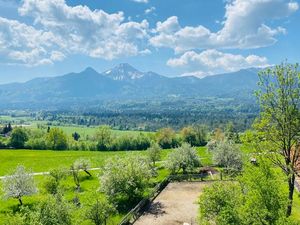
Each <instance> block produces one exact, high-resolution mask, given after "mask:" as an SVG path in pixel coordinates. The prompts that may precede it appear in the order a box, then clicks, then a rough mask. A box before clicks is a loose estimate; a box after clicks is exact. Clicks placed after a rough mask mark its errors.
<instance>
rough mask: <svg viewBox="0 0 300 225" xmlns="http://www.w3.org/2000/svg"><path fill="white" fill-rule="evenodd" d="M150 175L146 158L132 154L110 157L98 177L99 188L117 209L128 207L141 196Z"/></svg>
mask: <svg viewBox="0 0 300 225" xmlns="http://www.w3.org/2000/svg"><path fill="white" fill-rule="evenodd" d="M150 177H151V169H150V167H149V163H148V160H147V159H144V158H142V157H134V156H131V157H128V158H115V159H111V160H108V161H107V163H106V164H105V166H104V167H103V170H102V174H101V175H100V177H99V179H100V185H101V188H100V190H101V191H102V192H104V193H105V194H106V195H107V196H108V200H109V201H110V202H112V203H114V204H115V205H116V206H117V208H118V209H121V210H124V209H125V208H126V209H128V208H130V207H132V206H133V205H135V204H136V203H137V202H138V201H139V200H140V199H141V198H142V196H143V194H144V191H145V190H146V188H147V185H148V183H149V179H150Z"/></svg>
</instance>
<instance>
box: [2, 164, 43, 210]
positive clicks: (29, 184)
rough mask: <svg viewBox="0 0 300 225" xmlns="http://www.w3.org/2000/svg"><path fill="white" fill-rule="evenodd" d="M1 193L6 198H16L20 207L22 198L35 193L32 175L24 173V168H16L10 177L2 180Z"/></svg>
mask: <svg viewBox="0 0 300 225" xmlns="http://www.w3.org/2000/svg"><path fill="white" fill-rule="evenodd" d="M3 192H4V193H5V197H6V198H16V199H18V200H19V202H20V205H22V204H23V202H22V197H23V196H27V195H32V194H35V193H36V192H37V188H36V185H35V182H34V179H33V175H31V174H30V173H29V172H28V171H26V170H25V167H24V166H18V167H17V168H16V170H15V171H14V172H13V173H12V174H11V175H9V176H6V177H5V178H4V179H3Z"/></svg>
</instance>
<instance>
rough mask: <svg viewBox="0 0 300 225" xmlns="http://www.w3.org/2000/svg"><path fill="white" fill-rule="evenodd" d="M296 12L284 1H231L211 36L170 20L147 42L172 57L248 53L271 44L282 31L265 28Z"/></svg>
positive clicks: (199, 28)
mask: <svg viewBox="0 0 300 225" xmlns="http://www.w3.org/2000/svg"><path fill="white" fill-rule="evenodd" d="M298 8H299V5H298V3H296V2H290V1H287V0H233V1H229V2H228V3H227V4H226V12H225V20H224V21H223V22H222V24H223V28H222V29H221V30H219V31H218V32H212V31H210V30H209V29H208V28H206V27H204V26H202V25H199V26H196V27H189V26H187V27H181V26H180V24H179V22H178V18H177V17H175V16H173V17H170V18H168V19H167V20H166V21H164V22H158V23H157V25H156V35H155V36H154V37H152V38H151V39H150V43H151V44H152V45H153V46H155V47H168V48H172V49H174V50H175V52H176V53H180V52H184V51H187V50H192V49H207V48H223V49H225V48H232V49H235V48H239V49H251V48H259V47H265V46H269V45H272V44H274V43H275V42H276V41H277V40H276V38H275V37H276V36H277V35H278V34H284V33H285V32H286V31H285V29H284V28H282V27H273V28H271V27H270V26H268V25H266V23H267V22H270V21H273V20H275V19H281V18H285V17H287V16H289V15H291V14H292V13H294V12H295V11H297V10H298Z"/></svg>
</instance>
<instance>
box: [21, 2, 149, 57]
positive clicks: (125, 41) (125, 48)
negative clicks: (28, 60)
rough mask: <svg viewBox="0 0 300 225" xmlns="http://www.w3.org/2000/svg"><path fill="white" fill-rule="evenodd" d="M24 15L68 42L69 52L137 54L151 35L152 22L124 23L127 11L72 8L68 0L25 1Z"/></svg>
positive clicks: (103, 55)
mask: <svg viewBox="0 0 300 225" xmlns="http://www.w3.org/2000/svg"><path fill="white" fill-rule="evenodd" d="M19 13H20V14H21V15H23V16H31V17H33V18H34V21H35V24H39V25H41V26H42V27H43V29H44V30H49V31H51V32H53V33H54V34H55V35H57V36H59V37H61V38H62V39H63V40H64V41H65V43H64V44H65V47H66V48H65V50H66V51H68V53H69V54H70V53H80V54H86V55H88V56H91V57H98V58H103V59H108V60H110V59H114V58H118V57H122V56H131V55H137V54H138V52H139V46H138V44H137V43H138V41H139V40H141V39H144V38H146V37H147V29H148V26H149V24H148V22H147V21H146V20H143V21H142V22H141V23H137V22H132V21H130V22H123V21H124V17H123V13H122V12H119V13H113V14H108V13H106V12H104V11H102V10H94V11H92V10H90V9H89V8H88V7H87V6H81V5H78V6H75V7H71V6H68V5H66V3H65V1H64V0H44V1H40V0H24V2H23V5H22V6H21V7H20V8H19Z"/></svg>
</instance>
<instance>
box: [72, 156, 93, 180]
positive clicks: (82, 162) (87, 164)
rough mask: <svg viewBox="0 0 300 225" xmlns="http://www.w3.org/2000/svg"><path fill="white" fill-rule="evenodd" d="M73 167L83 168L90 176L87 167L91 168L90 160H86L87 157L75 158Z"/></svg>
mask: <svg viewBox="0 0 300 225" xmlns="http://www.w3.org/2000/svg"><path fill="white" fill-rule="evenodd" d="M74 167H75V168H76V169H77V170H83V171H84V172H85V173H86V174H88V175H89V176H90V177H91V176H92V174H91V173H90V172H89V169H90V168H91V161H90V160H88V159H77V160H76V161H75V162H74Z"/></svg>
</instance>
